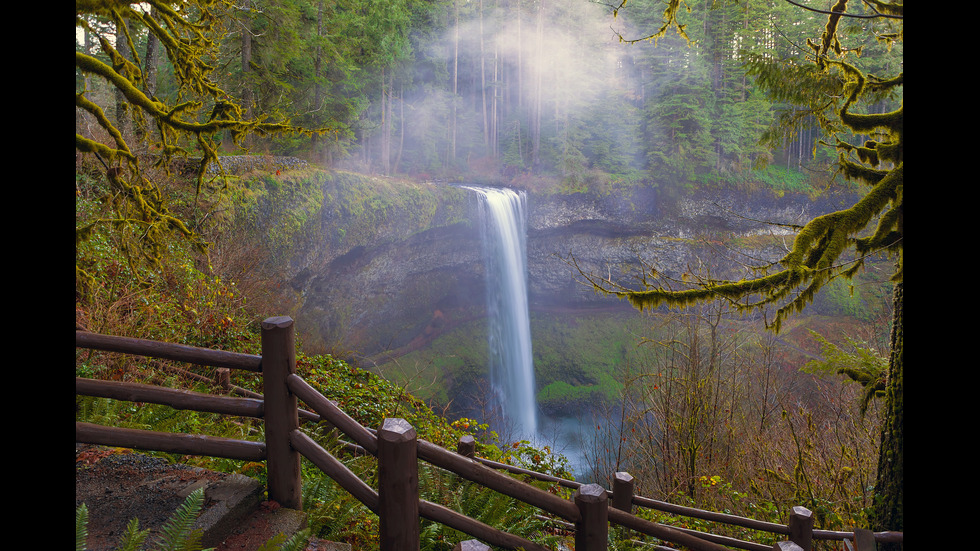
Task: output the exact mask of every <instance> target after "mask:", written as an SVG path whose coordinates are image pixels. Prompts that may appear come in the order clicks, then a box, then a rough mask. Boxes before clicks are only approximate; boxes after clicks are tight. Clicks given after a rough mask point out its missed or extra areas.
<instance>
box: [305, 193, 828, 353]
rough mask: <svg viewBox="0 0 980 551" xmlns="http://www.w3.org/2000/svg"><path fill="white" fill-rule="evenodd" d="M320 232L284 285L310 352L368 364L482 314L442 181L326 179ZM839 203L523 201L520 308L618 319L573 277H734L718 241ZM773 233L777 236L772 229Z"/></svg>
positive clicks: (463, 239)
mask: <svg viewBox="0 0 980 551" xmlns="http://www.w3.org/2000/svg"><path fill="white" fill-rule="evenodd" d="M323 200H324V203H323V208H322V210H321V215H320V218H319V220H318V228H317V230H316V232H317V233H318V235H317V236H316V237H315V238H314V239H312V240H310V243H309V245H308V246H307V247H306V248H305V249H303V250H300V249H297V250H296V252H295V254H294V259H293V262H292V263H291V266H292V268H291V270H292V271H291V273H290V274H289V279H290V282H291V284H292V285H293V288H294V289H295V291H296V294H297V297H298V298H297V301H298V304H297V307H296V309H295V315H296V317H297V318H299V319H301V320H302V326H303V327H307V328H309V329H310V330H311V331H312V332H314V333H315V336H314V338H313V339H308V342H319V343H321V344H323V345H324V346H326V347H328V348H332V349H336V348H338V347H340V348H344V349H347V350H349V351H354V352H356V353H357V354H359V355H365V356H370V355H374V354H378V353H381V352H385V351H388V352H394V351H405V350H410V349H412V348H414V347H419V346H424V345H425V343H426V342H428V341H430V340H431V339H432V338H434V337H435V336H437V335H439V334H440V333H441V332H443V331H445V330H447V329H449V328H452V327H453V326H455V325H457V324H459V323H462V322H464V321H468V320H472V319H474V318H478V317H480V316H482V315H483V313H484V312H483V310H484V302H485V295H484V293H485V286H484V262H483V253H482V244H481V242H480V232H479V221H478V220H477V216H478V214H477V213H478V211H477V208H476V199H475V196H474V195H473V194H472V192H468V191H466V190H465V189H461V188H458V187H455V186H452V185H449V184H418V183H405V182H393V181H390V180H384V179H377V178H369V177H364V176H358V175H351V174H337V175H333V176H332V177H330V178H328V179H327V182H326V183H325V184H324V186H323ZM846 200H847V198H846V197H836V198H835V197H830V198H825V199H821V200H819V201H814V200H811V199H809V198H807V197H804V196H782V197H776V196H773V195H771V194H767V193H757V194H739V193H715V194H698V195H694V196H690V197H683V198H680V199H675V200H669V201H668V200H660V198H659V197H658V196H657V194H656V193H655V192H654V190H652V189H640V190H637V191H636V192H634V193H632V194H630V195H629V196H618V197H611V196H607V197H597V196H591V195H588V194H581V193H580V194H574V195H534V194H532V195H530V196H529V198H528V209H529V213H528V267H529V268H528V270H529V274H528V276H529V288H530V289H529V290H530V298H531V308H532V309H539V310H555V309H562V310H565V311H569V312H573V313H574V312H575V311H582V310H595V309H615V308H628V306H626V304H625V303H624V302H623V301H622V300H619V299H617V298H615V297H611V296H608V295H604V294H599V293H596V292H595V291H594V290H593V289H592V288H591V286H589V285H587V284H585V277H584V275H585V274H587V275H590V276H592V277H597V278H600V279H603V280H606V281H608V282H613V283H618V284H625V285H627V286H635V284H636V282H637V278H638V277H639V276H641V275H642V274H643V272H644V271H645V269H646V267H647V266H648V265H649V266H655V267H656V268H657V269H658V270H660V271H662V272H665V273H669V274H673V275H679V274H681V273H682V272H684V271H687V270H691V269H692V266H698V267H700V268H702V269H708V268H710V269H711V271H712V274H714V275H720V274H722V273H723V272H726V271H730V270H733V269H735V267H736V266H739V265H740V263H739V262H737V261H734V260H735V259H732V260H733V261H732V262H728V263H726V262H725V261H722V260H720V259H723V258H725V255H719V254H718V251H717V250H715V249H714V247H715V246H717V245H718V244H719V243H720V241H721V240H722V238H723V237H722V236H725V239H726V240H729V241H730V237H731V236H732V235H738V236H744V237H746V238H751V237H753V236H765V235H769V234H774V235H777V236H778V235H779V234H785V243H786V244H789V243H790V242H791V235H789V231H788V229H787V228H788V225H798V224H802V223H804V222H806V221H807V220H809V219H810V218H812V217H813V216H816V215H818V214H822V213H824V212H829V211H830V210H834V209H836V208H839V206H840V205H841V204H843V203H844V202H845V201H846ZM772 224H777V225H772ZM746 243H747V245H746V246H747V247H748V249H749V250H745V251H742V254H747V255H751V256H752V257H754V258H764V259H771V260H774V259H776V258H778V257H779V256H780V255H781V253H782V250H781V245H780V243H781V241H780V239H778V238H777V239H775V240H772V239H770V240H761V239H760V240H756V241H747V242H746Z"/></svg>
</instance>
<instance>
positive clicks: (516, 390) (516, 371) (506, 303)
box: [464, 186, 538, 439]
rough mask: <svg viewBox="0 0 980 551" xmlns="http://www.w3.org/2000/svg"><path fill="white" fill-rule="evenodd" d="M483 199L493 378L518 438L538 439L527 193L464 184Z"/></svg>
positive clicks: (494, 385) (503, 411) (502, 408)
mask: <svg viewBox="0 0 980 551" xmlns="http://www.w3.org/2000/svg"><path fill="white" fill-rule="evenodd" d="M464 187H466V188H467V189H470V190H472V191H475V192H476V193H477V194H478V195H479V197H480V210H481V214H482V218H483V224H484V236H483V243H484V250H485V252H486V261H487V314H488V317H489V321H490V327H489V350H490V382H491V384H492V385H493V389H494V392H495V394H496V399H497V401H498V402H499V406H500V410H501V412H502V414H503V416H504V419H506V420H507V421H508V422H509V423H510V424H512V425H513V429H514V430H515V431H516V433H517V434H516V436H519V437H521V438H526V439H534V438H535V436H536V434H537V425H538V419H537V417H538V415H537V404H536V401H535V387H534V361H533V359H532V356H531V323H530V318H529V314H528V299H527V234H526V230H525V223H526V218H527V214H526V209H525V206H526V203H527V196H526V195H525V194H524V193H523V192H521V193H518V192H515V191H514V190H511V189H498V188H482V187H471V186H464Z"/></svg>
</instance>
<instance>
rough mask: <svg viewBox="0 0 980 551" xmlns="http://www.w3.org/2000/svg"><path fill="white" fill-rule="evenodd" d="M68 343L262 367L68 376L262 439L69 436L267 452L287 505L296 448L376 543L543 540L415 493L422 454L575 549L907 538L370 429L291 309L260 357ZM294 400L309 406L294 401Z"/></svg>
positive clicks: (280, 499)
mask: <svg viewBox="0 0 980 551" xmlns="http://www.w3.org/2000/svg"><path fill="white" fill-rule="evenodd" d="M75 346H76V348H88V349H97V350H104V351H112V352H120V353H126V354H133V355H139V356H146V357H154V358H162V359H168V360H174V361H179V362H187V363H192V364H198V365H207V366H212V367H217V368H219V370H218V371H219V378H222V377H224V378H225V380H227V378H226V377H227V370H229V369H241V370H247V371H253V372H259V373H261V374H262V380H263V393H262V395H251V396H250V395H246V396H243V397H232V396H214V395H208V394H203V393H198V392H191V391H183V390H176V389H170V388H163V387H157V386H154V385H144V384H136V383H124V382H113V381H98V380H93V379H86V378H79V377H76V379H75V393H76V394H80V395H86V396H96V397H103V398H111V399H116V400H125V401H132V402H148V403H158V404H166V405H169V406H171V407H174V408H177V409H187V410H195V411H201V412H209V413H219V414H227V415H235V416H244V417H253V418H260V419H263V420H264V422H265V442H254V441H246V440H236V439H229V438H218V437H209V436H203V435H193V434H173V433H161V432H154V431H145V430H133V429H123V428H117V427H105V426H100V425H95V424H91V423H82V422H76V423H75V441H76V442H79V443H86V444H99V445H107V446H118V447H126V448H135V449H143V450H156V451H163V452H169V453H177V454H185V455H203V456H212V457H223V458H229V459H240V460H247V461H265V462H266V466H267V470H268V488H267V490H268V494H269V499H270V500H273V501H276V502H277V503H279V504H280V505H282V506H284V507H289V508H293V509H302V495H301V494H302V478H301V474H300V457H301V456H304V457H306V458H307V459H309V460H310V461H311V462H312V463H313V464H314V465H316V466H317V467H318V468H319V469H320V470H322V471H323V472H324V473H326V474H327V475H328V476H330V477H331V478H332V479H333V480H334V481H336V482H337V484H338V485H339V486H341V487H342V488H344V489H345V490H346V491H347V492H349V493H350V494H351V495H352V496H354V497H355V498H356V499H358V500H359V501H360V502H361V503H363V504H364V505H365V506H367V507H368V509H370V510H371V511H373V512H374V513H375V514H377V515H378V517H379V520H380V548H381V550H382V551H389V550H392V551H404V550H410V549H418V548H419V518H420V517H421V518H426V519H428V520H431V521H434V522H438V523H441V524H444V525H446V526H449V527H451V528H454V529H456V530H458V531H460V532H463V533H465V534H468V535H470V536H472V537H473V538H476V539H474V540H469V541H466V542H461V543H460V544H458V545H457V546H456V549H461V550H462V549H469V550H477V549H487V548H488V547H487V546H486V544H489V545H493V546H497V547H502V548H506V549H518V548H523V549H526V550H528V551H535V550H542V551H543V550H544V549H546V548H545V547H542V546H541V545H539V544H536V543H534V542H531V541H527V540H525V539H524V538H521V537H518V536H516V535H513V534H509V533H507V532H505V531H502V530H499V529H496V528H494V527H491V526H488V525H486V524H484V523H482V522H480V521H478V520H475V519H472V518H469V517H466V516H464V515H462V514H460V513H458V512H456V511H453V510H451V509H449V508H447V507H444V506H442V505H439V504H437V503H431V502H429V501H426V500H422V499H419V491H418V481H419V476H418V462H419V460H422V461H425V462H427V463H429V464H431V465H434V466H436V467H439V468H442V469H445V470H447V471H450V472H452V473H455V474H456V475H458V476H460V477H463V478H465V479H467V480H470V481H473V482H476V483H478V484H480V485H482V486H485V487H487V488H490V489H493V490H495V491H497V492H500V493H502V494H505V495H508V496H510V497H513V498H515V499H518V500H520V501H522V502H524V503H528V504H530V505H533V506H535V507H537V508H539V509H541V510H542V511H544V512H545V513H547V514H549V515H552V516H553V517H554V518H556V520H557V521H558V522H563V523H564V524H565V525H567V526H568V527H569V528H572V529H574V531H575V549H576V550H577V551H595V550H604V549H606V542H607V535H608V530H609V526H610V524H615V525H619V526H623V527H626V528H629V529H632V530H635V531H637V532H639V533H642V534H646V535H649V536H653V537H655V538H658V539H660V540H663V541H666V542H671V543H673V544H677V545H680V546H682V547H685V548H688V549H692V550H694V551H726V550H730V549H731V548H736V549H748V550H750V551H769V550H772V549H775V550H781V551H798V550H803V551H809V550H810V549H811V548H812V544H813V541H814V540H816V539H824V540H838V541H842V542H844V545H845V547H846V548H848V549H851V550H854V551H871V550H873V549H875V547H876V541H902V538H903V534H902V533H900V532H880V533H871V532H870V531H867V530H856V531H855V532H837V531H827V530H814V529H813V515H812V514H811V512H810V511H808V510H807V509H806V508H803V507H794V508H793V511H792V513H791V514H790V517H789V522H788V524H785V525H783V524H775V523H769V522H761V521H756V520H752V519H747V518H743V517H737V516H734V515H727V514H722V513H714V512H708V511H701V510H697V509H693V508H689V507H681V506H677V505H673V504H670V503H666V502H662V501H657V500H653V499H649V498H645V497H641V496H635V495H633V479H632V477H631V476H630V475H629V474H628V473H616V474H615V477H614V484H613V487H612V488H611V489H610V490H607V489H605V488H603V487H601V486H599V485H597V484H581V483H578V482H575V481H570V480H563V479H558V478H555V477H552V476H550V475H545V474H543V473H537V472H534V471H529V470H525V469H520V468H517V467H514V466H511V465H505V464H502V463H497V462H493V461H489V460H486V459H482V458H478V457H475V455H474V453H473V452H474V449H475V442H474V441H473V439H472V437H464V438H463V439H462V440H461V441H460V443H459V446H458V447H457V450H456V451H455V452H454V451H449V450H446V449H444V448H441V447H439V446H436V445H434V444H432V443H429V442H426V441H425V440H421V439H419V438H418V437H417V435H416V433H415V429H414V428H413V427H412V426H411V425H410V424H409V423H408V422H406V421H405V420H403V419H386V420H385V421H384V423H383V424H382V426H381V427H378V428H377V429H369V428H367V427H364V426H362V425H360V424H359V423H358V422H357V421H355V420H354V419H352V418H351V417H350V416H348V415H347V414H346V413H344V412H343V411H342V410H340V409H339V408H338V407H337V406H336V405H335V404H334V403H333V402H331V401H330V400H328V399H327V398H325V397H324V396H323V395H322V394H320V393H319V392H317V391H316V390H315V389H314V388H313V387H311V386H310V385H309V384H308V383H306V381H304V380H303V379H302V378H300V377H299V376H298V375H297V374H296V372H295V368H296V356H295V341H294V327H293V320H292V319H290V318H288V317H274V318H269V319H267V320H265V321H263V322H262V354H261V355H259V356H256V355H249V354H239V353H233V352H224V351H219V350H210V349H202V348H196V347H190V346H183V345H177V344H172V343H163V342H158V341H149V340H143V339H132V338H125V337H114V336H108V335H99V334H95V333H89V332H86V331H78V330H76V331H75ZM245 394H247V393H245ZM300 401H302V402H303V403H304V404H305V405H306V406H307V407H309V408H310V409H311V410H312V412H311V411H308V410H302V409H300V408H299V402H300ZM300 418H307V419H313V420H322V421H326V422H328V423H330V424H331V425H333V426H334V427H335V428H337V429H338V430H339V431H340V432H342V433H344V434H345V435H346V436H347V437H348V438H350V439H351V440H352V441H353V444H352V445H354V446H356V447H358V448H361V449H363V450H364V451H366V452H367V453H370V454H371V455H373V456H376V457H377V461H378V489H377V490H375V489H374V488H372V487H370V486H369V485H368V484H366V483H365V482H364V481H362V480H361V479H360V478H358V477H357V475H355V474H354V473H353V472H351V471H350V470H349V469H348V468H347V467H346V466H345V465H344V464H343V463H341V462H340V461H339V460H338V459H337V458H336V457H334V456H333V455H331V454H330V453H329V452H327V451H326V450H325V449H323V448H322V447H320V446H319V445H318V444H317V443H316V442H315V441H314V440H313V439H312V438H310V437H309V436H307V435H306V433H304V432H303V431H302V430H301V429H300ZM502 471H510V472H512V473H517V474H522V475H527V476H532V477H536V478H538V479H540V480H546V481H551V482H555V483H558V484H561V485H563V486H565V487H568V488H572V489H574V490H575V492H574V498H573V499H571V500H569V499H564V498H562V497H560V496H557V495H554V494H552V493H549V492H547V491H545V490H541V489H539V488H536V487H534V486H532V485H529V484H525V483H523V482H521V481H520V480H517V479H516V478H514V477H513V476H510V475H508V474H505V473H504V472H502ZM634 507H649V508H653V509H656V510H660V511H664V512H667V513H671V514H676V515H685V516H690V517H694V518H699V519H703V520H708V521H714V522H720V523H727V524H731V525H736V526H741V527H745V528H750V529H755V530H761V531H765V532H770V533H775V534H779V535H782V536H785V541H781V542H779V543H777V544H775V545H773V546H767V545H762V544H758V543H753V542H748V541H742V540H736V539H733V538H729V537H724V536H718V535H714V534H709V533H704V532H696V531H693V530H688V529H680V528H673V527H670V526H666V525H663V524H659V523H655V522H651V521H649V520H645V519H642V518H640V517H638V516H636V515H634V514H632V510H633V508H634ZM664 549H665V548H664Z"/></svg>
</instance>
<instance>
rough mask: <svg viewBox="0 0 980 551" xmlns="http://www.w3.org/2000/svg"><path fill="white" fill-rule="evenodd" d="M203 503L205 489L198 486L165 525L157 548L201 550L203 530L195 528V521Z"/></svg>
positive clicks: (161, 550) (175, 550)
mask: <svg viewBox="0 0 980 551" xmlns="http://www.w3.org/2000/svg"><path fill="white" fill-rule="evenodd" d="M203 505H204V489H203V488H198V489H196V490H194V491H193V492H191V493H190V495H188V496H187V499H185V500H184V503H182V504H181V506H180V507H178V508H177V511H176V512H175V513H174V515H173V516H172V517H170V518H169V519H168V520H167V522H166V524H164V525H163V528H162V529H161V531H160V541H159V543H158V545H157V548H158V549H159V550H160V551H200V549H201V537H202V532H201V530H199V529H198V530H195V529H194V521H195V520H197V515H198V513H200V512H201V507H202V506H203Z"/></svg>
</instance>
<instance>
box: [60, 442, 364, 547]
mask: <svg viewBox="0 0 980 551" xmlns="http://www.w3.org/2000/svg"><path fill="white" fill-rule="evenodd" d="M239 476H240V475H229V474H227V473H219V472H214V471H209V470H206V469H201V468H198V467H191V466H189V465H183V464H179V463H171V462H169V461H166V460H164V459H162V458H158V457H151V456H148V455H143V454H140V453H135V452H131V451H129V450H119V449H115V448H105V447H100V446H89V445H83V444H76V445H75V507H76V508H77V507H78V506H80V505H81V504H82V503H85V504H86V507H87V508H88V511H89V521H88V538H87V549H88V550H89V551H109V550H113V549H116V548H117V547H118V546H119V544H120V540H121V538H122V536H123V533H124V532H125V529H126V525H127V524H128V523H129V521H130V520H132V519H134V518H135V519H138V520H139V528H140V529H141V530H147V529H149V530H152V531H153V533H154V534H155V533H156V532H157V531H158V530H159V529H160V528H161V527H163V526H164V525H165V523H166V522H167V521H168V520H169V519H170V518H171V517H172V516H173V515H174V513H175V512H176V511H177V509H178V508H179V507H180V505H181V504H182V503H183V502H184V500H185V499H186V496H187V495H188V494H190V492H191V491H192V490H193V489H195V488H198V487H203V488H205V497H206V499H205V504H204V508H203V510H202V512H201V516H200V517H199V524H200V520H201V519H204V518H205V517H207V516H208V514H209V510H212V509H214V510H217V508H221V507H224V506H225V505H224V504H223V503H222V500H223V499H228V494H229V493H231V492H237V491H249V492H254V493H255V494H256V495H255V500H254V501H255V507H253V508H251V511H250V512H249V513H248V515H247V516H246V517H245V519H244V520H241V521H239V522H238V523H237V526H236V527H235V528H234V529H233V530H232V531H231V533H230V534H226V535H225V536H224V537H223V538H222V539H221V541H218V542H205V543H206V545H208V546H215V551H232V550H235V551H253V550H255V549H257V548H259V547H260V546H261V545H262V544H264V543H266V542H267V541H269V540H270V539H272V538H273V537H275V536H277V535H278V534H280V533H283V534H286V535H292V534H293V533H295V532H296V531H297V530H299V529H300V528H301V527H302V524H304V523H305V516H304V515H303V513H301V512H297V511H292V510H288V509H283V508H280V507H279V506H278V504H276V503H275V502H270V501H261V488H258V491H257V492H255V490H253V489H250V488H243V489H241V490H240V489H238V488H236V486H241V485H240V483H239V481H238V480H237V479H236V478H235V477H239ZM244 486H248V485H247V484H246V485H244ZM212 516H213V515H212ZM151 537H152V536H151ZM343 550H348V551H349V550H350V546H349V545H348V544H338V543H335V542H328V541H326V540H320V539H316V538H312V539H311V540H310V542H309V544H308V545H307V547H306V551H343Z"/></svg>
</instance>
